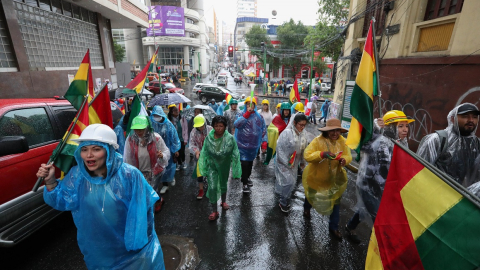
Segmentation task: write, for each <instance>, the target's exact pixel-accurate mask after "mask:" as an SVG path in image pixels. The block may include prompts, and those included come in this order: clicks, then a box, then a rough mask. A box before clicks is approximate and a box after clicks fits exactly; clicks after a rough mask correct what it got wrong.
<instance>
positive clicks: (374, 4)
mask: <svg viewBox="0 0 480 270" xmlns="http://www.w3.org/2000/svg"><path fill="white" fill-rule="evenodd" d="M390 1H391V0H387V1H375V0H367V9H368V12H367V13H365V18H372V17H375V21H376V24H375V27H376V28H377V31H376V33H375V34H376V35H377V36H380V35H381V34H382V32H383V28H384V27H385V10H384V6H385V5H387V4H388V2H390ZM369 27H370V19H365V20H364V23H363V32H362V37H366V36H367V34H368V28H369Z"/></svg>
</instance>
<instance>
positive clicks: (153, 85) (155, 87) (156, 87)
mask: <svg viewBox="0 0 480 270" xmlns="http://www.w3.org/2000/svg"><path fill="white" fill-rule="evenodd" d="M165 89H166V87H165V86H164V85H163V84H162V83H160V82H159V81H151V82H149V83H148V90H150V92H153V93H154V94H155V95H158V94H163V93H165V91H166V90H165Z"/></svg>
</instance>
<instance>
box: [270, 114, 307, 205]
mask: <svg viewBox="0 0 480 270" xmlns="http://www.w3.org/2000/svg"><path fill="white" fill-rule="evenodd" d="M306 125H307V116H306V115H304V114H301V113H300V114H297V115H296V116H295V119H294V120H293V125H292V126H290V127H289V128H287V129H285V131H284V132H282V134H280V136H279V137H278V141H277V148H276V152H277V154H276V162H275V192H276V193H278V194H279V195H280V201H279V207H280V210H281V211H282V212H285V213H287V212H289V211H290V197H291V196H292V192H293V189H294V188H295V183H296V182H297V168H298V167H299V166H300V167H301V168H302V169H303V168H304V167H305V164H306V162H305V159H304V158H303V151H304V150H305V147H307V138H306V136H305V132H303V130H304V129H305V126H306Z"/></svg>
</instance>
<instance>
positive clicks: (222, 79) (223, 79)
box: [217, 75, 228, 86]
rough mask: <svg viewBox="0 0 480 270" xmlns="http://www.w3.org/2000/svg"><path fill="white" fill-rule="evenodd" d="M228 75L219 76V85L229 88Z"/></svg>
mask: <svg viewBox="0 0 480 270" xmlns="http://www.w3.org/2000/svg"><path fill="white" fill-rule="evenodd" d="M227 81H228V78H227V75H218V77H217V85H224V86H227Z"/></svg>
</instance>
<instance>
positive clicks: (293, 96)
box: [289, 80, 300, 105]
mask: <svg viewBox="0 0 480 270" xmlns="http://www.w3.org/2000/svg"><path fill="white" fill-rule="evenodd" d="M289 102H290V105H293V104H294V103H295V102H300V94H299V93H298V82H297V80H295V82H294V83H293V87H292V90H291V91H290V98H289Z"/></svg>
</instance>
